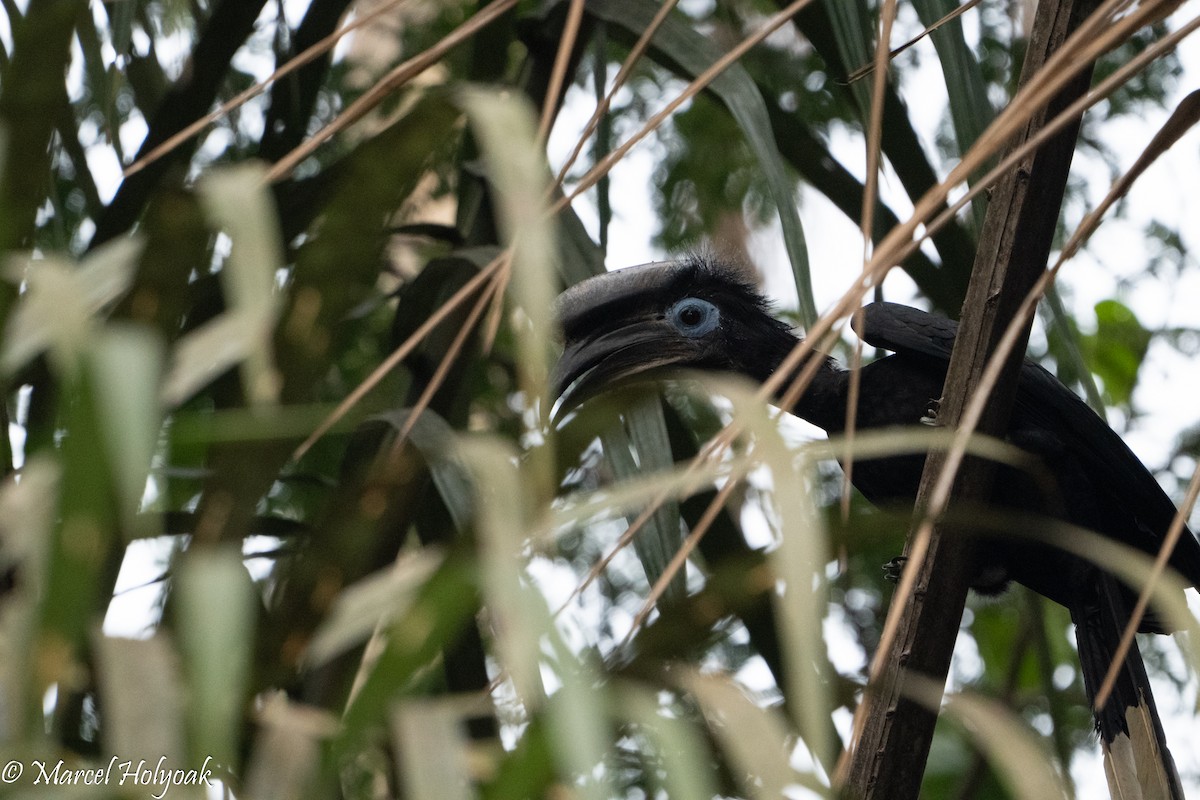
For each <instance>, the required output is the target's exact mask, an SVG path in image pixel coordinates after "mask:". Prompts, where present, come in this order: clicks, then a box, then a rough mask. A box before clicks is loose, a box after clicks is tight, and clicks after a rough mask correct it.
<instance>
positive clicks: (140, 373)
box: [88, 325, 163, 538]
mask: <svg viewBox="0 0 1200 800" xmlns="http://www.w3.org/2000/svg"><path fill="white" fill-rule="evenodd" d="M88 355H89V367H90V368H91V383H92V386H94V387H95V388H94V391H95V395H96V400H95V403H96V410H97V413H99V414H100V416H101V418H102V419H104V420H106V421H107V424H106V425H104V426H102V427H101V431H102V433H103V435H104V444H105V451H106V453H107V455H108V458H109V462H110V470H111V473H112V477H113V481H114V483H115V487H114V488H115V489H116V492H117V511H118V513H119V514H120V517H121V528H122V530H123V531H124V532H125V534H126V536H127V537H129V538H134V537H143V536H151V535H154V531H153V529H151V528H148V526H150V525H152V524H153V521H154V520H155V518H154V517H152V516H151V515H148V514H139V513H138V512H139V510H140V509H141V503H142V496H143V495H144V494H145V491H146V478H147V476H148V475H149V473H150V461H151V458H152V457H153V456H154V451H155V449H156V447H157V446H158V433H159V428H160V427H161V425H162V410H161V408H160V407H159V402H158V392H159V378H160V375H161V373H162V361H163V354H162V346H161V345H160V344H159V341H158V339H157V338H156V337H155V336H154V335H153V334H151V333H149V332H148V331H146V330H145V329H142V328H134V327H126V326H117V325H109V326H106V327H105V328H104V329H103V330H102V331H101V332H100V334H99V335H98V336H97V337H95V339H94V342H93V344H92V347H91V349H90V352H89V354H88Z"/></svg>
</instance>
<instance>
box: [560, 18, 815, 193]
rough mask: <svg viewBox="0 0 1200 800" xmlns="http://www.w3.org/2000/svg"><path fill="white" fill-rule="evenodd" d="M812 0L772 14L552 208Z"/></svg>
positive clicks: (588, 183)
mask: <svg viewBox="0 0 1200 800" xmlns="http://www.w3.org/2000/svg"><path fill="white" fill-rule="evenodd" d="M811 2H812V0H795V2H793V3H792V4H791V5H789V6H788V7H787V8H785V9H784V10H783V11H780V12H779V13H778V14H774V15H773V16H771V17H770V19H768V20H767V21H766V22H765V23H764V24H763V25H762V27H760V28H759V29H758V30H757V31H755V32H754V33H752V34H751V35H750V36H748V37H746V38H745V39H743V40H742V41H741V42H739V43H738V44H737V46H736V47H734V48H733V49H732V50H730V51H729V52H728V53H726V54H725V55H723V56H721V58H719V59H718V60H717V61H716V62H715V63H714V64H713V65H712V66H710V67H709V68H708V69H706V70H704V72H702V73H700V74H699V75H698V76H696V79H695V80H694V81H692V82H691V83H689V84H688V85H687V86H686V87H685V88H684V90H683V91H682V92H680V93H679V95H678V96H677V97H676V98H675V99H673V100H672V101H671V102H670V103H668V104H667V105H666V107H665V108H663V109H662V110H661V111H659V112H658V113H657V114H655V115H654V116H653V117H651V118H650V119H649V120H648V121H647V122H646V124H645V125H643V126H642V129H641V130H639V131H638V132H637V133H635V134H634V135H633V136H631V137H629V138H628V139H626V140H625V141H624V142H622V143H621V145H620V146H619V147H618V148H617V149H616V150H613V151H612V152H611V153H609V154H608V155H606V156H605V157H604V158H603V159H601V160H600V161H599V162H597V163H596V164H595V165H594V166H593V167H592V168H591V169H590V170H588V171H587V173H586V174H585V175H584V176H583V177H582V178H580V179H579V184H578V185H577V186H576V187H575V188H574V189H573V190H572V191H571V193H570V194H567V195H564V196H563V197H561V198H560V199H559V200H558V202H557V203H555V204H554V205H553V206H551V209H550V212H551V213H552V214H556V213H558V212H559V211H561V210H562V209H564V208H566V207H567V206H568V205H570V203H571V202H572V201H573V200H574V199H575V198H576V197H578V196H579V195H581V194H583V193H584V192H586V191H587V190H588V189H590V188H592V187H593V186H595V185H596V182H597V181H599V180H600V178H602V177H603V176H605V175H607V174H608V172H609V171H610V170H611V169H612V168H613V167H614V166H615V165H616V164H617V162H618V161H620V160H621V159H622V158H624V157H625V154H626V153H628V152H629V151H630V150H631V149H633V147H634V145H636V144H637V143H638V142H640V141H641V140H642V139H644V138H646V137H647V136H648V135H650V134H651V133H652V132H653V131H655V130H657V129H658V127H659V126H660V125H662V124H663V122H665V121H666V119H667V118H668V117H669V116H671V114H673V113H674V112H675V109H677V108H679V106H681V105H683V104H684V103H685V102H687V101H688V100H690V99H691V98H693V97H695V96H696V95H697V94H699V93H700V92H701V91H703V90H704V89H705V88H706V87H707V86H708V85H709V84H710V83H712V82H713V80H714V79H715V78H716V77H717V76H718V75H720V74H721V73H722V72H724V71H725V70H727V69H729V67H730V65H731V64H733V63H734V62H735V61H737V60H738V59H739V58H741V57H742V56H743V55H745V54H746V52H747V51H749V50H750V48H752V47H754V46H755V45H757V44H758V43H759V42H761V41H762V40H763V39H766V38H767V37H768V36H770V35H771V34H772V33H774V32H775V31H776V30H778V29H779V28H780V27H781V26H782V25H783V24H784V23H785V22H787V21H788V20H789V19H791V18H792V17H793V16H795V15H796V14H797V13H799V12H800V11H801V10H802V9H803V8H804V7H805V6H807V5H808V4H809V3H811Z"/></svg>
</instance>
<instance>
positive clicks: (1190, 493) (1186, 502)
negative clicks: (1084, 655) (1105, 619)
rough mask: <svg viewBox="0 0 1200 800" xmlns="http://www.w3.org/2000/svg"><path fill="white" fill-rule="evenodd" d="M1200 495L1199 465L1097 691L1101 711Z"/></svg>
mask: <svg viewBox="0 0 1200 800" xmlns="http://www.w3.org/2000/svg"><path fill="white" fill-rule="evenodd" d="M1198 495H1200V464H1197V465H1196V469H1195V471H1193V472H1192V480H1191V483H1189V484H1188V490H1187V494H1186V495H1185V496H1184V498H1183V504H1182V505H1181V506H1179V509H1178V510H1177V511H1176V512H1175V518H1174V519H1172V520H1171V527H1170V528H1168V529H1167V535H1166V537H1164V538H1163V543H1162V546H1161V547H1160V548H1159V549H1158V554H1157V555H1156V556H1155V557H1154V568H1153V569H1152V570H1151V572H1150V575H1149V577H1147V578H1146V582H1145V584H1144V585H1143V586H1142V591H1141V593H1140V594H1139V595H1138V599H1137V603H1136V604H1135V605H1134V607H1133V613H1131V614H1130V615H1129V622H1128V623H1127V624H1126V625H1125V630H1124V631H1122V632H1121V642H1120V643H1119V644H1118V645H1117V650H1116V652H1115V653H1113V659H1112V663H1111V664H1109V665H1108V672H1106V673H1105V674H1104V680H1103V681H1101V683H1100V690H1099V691H1097V692H1096V700H1095V702H1094V703H1093V707H1094V708H1096V709H1097V710H1099V709H1101V708H1103V707H1104V704H1105V703H1107V702H1108V696H1109V694H1111V693H1112V690H1113V685H1114V684H1115V683H1116V682H1117V673H1118V672H1120V671H1121V665H1122V664H1123V663H1125V656H1127V655H1129V648H1130V647H1132V646H1133V637H1134V635H1135V634H1136V633H1137V629H1138V625H1140V624H1141V622H1142V617H1144V616H1145V615H1146V609H1147V608H1148V607H1149V606H1150V598H1151V596H1153V594H1154V590H1155V588H1156V587H1157V586H1158V581H1159V580H1160V579H1161V578H1162V575H1163V573H1164V572H1165V571H1166V569H1167V562H1168V561H1170V560H1171V554H1172V553H1173V552H1175V545H1176V544H1178V543H1179V537H1180V536H1182V535H1183V529H1184V523H1186V522H1187V518H1188V517H1189V516H1190V515H1191V513H1192V508H1193V507H1194V506H1195V505H1196V497H1197V496H1198Z"/></svg>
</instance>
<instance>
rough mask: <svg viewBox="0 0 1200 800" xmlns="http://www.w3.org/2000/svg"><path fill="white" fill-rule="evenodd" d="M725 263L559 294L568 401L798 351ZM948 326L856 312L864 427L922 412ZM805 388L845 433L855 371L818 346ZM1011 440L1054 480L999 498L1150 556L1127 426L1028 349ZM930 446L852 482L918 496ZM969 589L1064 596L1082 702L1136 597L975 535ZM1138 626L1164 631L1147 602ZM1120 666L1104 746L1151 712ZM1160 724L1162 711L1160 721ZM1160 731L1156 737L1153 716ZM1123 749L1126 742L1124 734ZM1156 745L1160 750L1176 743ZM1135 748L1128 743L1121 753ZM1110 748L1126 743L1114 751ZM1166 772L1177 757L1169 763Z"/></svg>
mask: <svg viewBox="0 0 1200 800" xmlns="http://www.w3.org/2000/svg"><path fill="white" fill-rule="evenodd" d="M768 308H769V307H768V304H767V302H766V301H765V300H764V298H763V297H762V296H761V295H759V294H758V293H757V292H756V291H755V290H754V289H753V287H751V286H749V285H748V284H746V283H745V282H744V281H743V280H741V279H740V278H739V277H738V276H737V274H736V273H735V272H734V271H733V270H732V269H730V268H728V267H726V266H723V265H721V264H717V263H714V262H712V261H710V260H707V259H702V258H690V259H685V260H681V261H671V262H662V263H655V264H646V265H642V266H639V267H630V268H628V269H624V270H617V271H615V272H610V273H608V274H605V275H600V276H597V277H595V278H592V279H590V280H587V281H585V282H583V283H580V284H578V285H576V286H574V287H572V288H571V289H569V290H567V291H566V292H564V293H563V295H562V296H561V297H560V298H559V300H558V303H557V310H558V314H559V319H560V322H561V324H562V328H563V336H564V350H563V354H562V357H561V359H560V361H559V363H558V366H557V369H556V375H555V379H556V383H557V388H558V391H559V394H560V395H564V396H563V403H564V405H569V404H572V403H574V402H576V401H578V400H581V399H583V398H584V397H586V396H588V395H592V394H595V393H597V392H599V391H600V390H602V389H604V388H607V387H610V386H612V385H614V384H616V383H619V382H624V381H628V380H630V379H633V378H637V377H652V376H657V375H660V374H661V373H663V372H664V371H666V370H670V369H700V370H717V371H726V372H734V373H738V374H741V375H744V376H747V377H749V378H751V379H753V380H756V381H760V382H761V381H764V380H766V379H767V378H768V377H769V376H770V375H771V374H772V373H773V372H774V371H775V369H776V368H777V367H778V366H779V364H780V363H781V361H782V360H783V359H784V358H785V357H786V356H787V354H788V353H789V352H790V351H791V350H792V349H793V348H794V347H795V345H796V343H797V339H796V337H795V336H794V335H793V334H792V333H791V331H790V329H789V327H788V326H787V325H786V324H785V323H783V322H781V321H779V320H777V319H775V318H773V317H772V316H771V315H770V314H769V313H768ZM957 328H958V325H957V323H955V322H953V321H951V320H948V319H945V318H942V317H938V316H934V315H932V314H927V313H925V312H922V311H918V310H917V309H913V308H908V307H906V306H901V305H896V304H893V303H874V304H872V305H869V306H867V307H866V308H865V309H864V314H863V322H862V325H861V330H858V333H859V334H860V335H861V336H862V338H863V339H864V340H865V341H866V342H868V343H869V344H871V345H874V346H876V347H881V348H884V349H887V350H891V351H893V353H894V355H890V356H888V357H886V358H882V359H879V360H877V361H874V362H872V363H870V364H867V365H866V366H864V367H862V370H861V373H860V397H859V404H858V414H857V426H858V428H859V429H862V430H869V429H876V428H884V427H890V426H905V425H907V426H911V425H916V424H919V422H920V421H921V420H922V418H923V417H926V415H927V414H928V413H929V409H930V405H931V403H932V402H934V401H935V399H936V398H939V397H941V395H942V387H943V383H944V381H945V377H946V369H947V366H948V364H949V360H950V352H951V349H952V348H953V346H954V337H955V333H956V331H957ZM814 357H817V358H821V359H823V361H822V364H821V367H820V369H819V370H818V371H817V373H816V377H815V378H814V379H813V381H812V383H811V384H810V386H809V388H808V389H807V391H806V392H805V394H804V395H803V396H802V397H801V398H800V399H799V400H798V401H797V402H796V404H795V405H794V406H793V407H791V408H789V409H786V410H787V411H790V412H791V413H793V414H796V415H797V416H799V417H801V418H803V419H805V420H807V421H809V422H811V423H813V424H815V425H817V426H819V427H821V428H823V429H824V430H825V431H826V432H828V433H830V434H834V433H840V432H842V431H843V430H844V429H845V424H846V408H847V397H848V389H849V375H850V373H849V372H847V371H845V370H844V369H842V368H841V367H840V366H839V365H838V363H837V362H836V361H835V360H834V359H832V358H830V357H828V356H825V355H822V354H816V355H815V356H814ZM1006 438H1007V439H1008V441H1010V442H1011V443H1013V444H1014V445H1016V446H1018V447H1020V448H1021V449H1023V450H1025V451H1026V452H1028V453H1030V454H1032V455H1033V456H1035V457H1036V459H1037V460H1039V461H1040V462H1041V463H1042V465H1043V466H1044V468H1045V469H1044V470H1043V473H1044V474H1048V475H1052V476H1054V479H1055V482H1056V483H1057V487H1056V489H1057V491H1056V492H1054V493H1053V494H1054V495H1055V497H1056V501H1055V502H1051V503H1050V504H1049V505H1048V504H1047V500H1046V491H1045V487H1044V486H1042V485H1041V484H1040V483H1039V482H1038V481H1035V480H1033V479H1032V478H1030V477H1028V476H1027V475H1023V474H1017V473H1016V472H1015V470H1011V469H1008V468H1004V469H1002V471H1001V473H1000V474H999V475H998V479H997V481H996V490H995V498H994V500H995V502H996V503H997V504H998V505H1001V506H1003V507H1005V508H1007V509H1009V510H1011V511H1020V512H1033V513H1041V514H1044V513H1051V514H1052V515H1053V516H1056V517H1058V518H1060V519H1063V520H1066V521H1068V522H1071V523H1073V524H1075V525H1079V526H1082V527H1084V528H1088V529H1091V530H1094V531H1097V532H1099V533H1100V534H1102V535H1104V536H1107V537H1109V538H1111V539H1113V540H1115V541H1118V542H1121V543H1123V544H1126V545H1129V546H1131V547H1135V548H1137V549H1139V550H1142V551H1143V552H1146V553H1148V554H1151V555H1154V554H1156V553H1157V551H1158V549H1159V546H1160V545H1161V543H1162V541H1163V539H1164V537H1165V535H1166V532H1167V529H1168V527H1169V526H1170V523H1171V521H1172V519H1173V517H1174V516H1175V506H1174V505H1173V504H1172V503H1171V501H1170V499H1169V498H1168V497H1167V496H1166V494H1165V493H1164V492H1163V490H1162V488H1161V487H1159V485H1158V483H1157V482H1156V481H1155V480H1154V477H1153V476H1152V475H1151V474H1150V472H1149V471H1148V470H1147V469H1146V467H1145V466H1144V465H1143V464H1142V463H1141V461H1139V460H1138V458H1137V456H1135V455H1134V454H1133V452H1132V451H1131V450H1130V449H1129V448H1128V447H1127V446H1126V445H1125V443H1124V442H1123V441H1122V440H1121V438H1120V437H1119V436H1118V435H1117V434H1116V433H1115V432H1114V431H1113V430H1112V429H1111V428H1109V427H1108V425H1107V424H1106V423H1105V422H1104V420H1102V419H1101V418H1100V417H1099V416H1097V415H1096V413H1095V412H1094V411H1092V409H1091V408H1089V407H1088V406H1087V405H1086V404H1085V403H1084V402H1083V401H1082V400H1080V399H1079V398H1078V397H1077V396H1076V395H1075V394H1074V393H1072V392H1071V391H1070V390H1069V389H1068V388H1067V387H1066V386H1064V385H1063V384H1062V383H1060V382H1059V381H1058V379H1056V378H1055V377H1054V376H1053V375H1051V374H1050V373H1049V372H1047V371H1046V370H1044V369H1042V368H1041V367H1040V366H1038V365H1036V364H1034V363H1032V362H1030V361H1026V362H1025V364H1024V365H1023V367H1022V369H1021V374H1020V379H1019V383H1018V390H1017V396H1016V400H1015V403H1014V407H1013V411H1012V418H1011V421H1010V423H1009V428H1008V432H1007V437H1006ZM923 466H924V455H915V456H893V457H887V458H880V459H874V460H869V461H856V462H855V465H854V472H853V483H854V486H855V487H856V488H857V489H858V490H859V491H860V492H862V494H863V495H864V496H865V497H866V498H867V499H868V500H870V501H871V502H872V503H875V504H877V505H884V504H896V503H901V502H903V503H907V504H908V506H909V507H911V505H912V502H913V500H914V499H915V497H916V493H917V488H918V484H919V482H920V479H921V472H922V468H923ZM976 558H977V564H976V565H974V571H973V574H974V575H975V579H974V580H973V582H972V586H973V588H975V589H977V590H979V591H982V592H986V593H993V592H996V591H999V590H1000V589H1002V588H1003V587H1004V586H1005V585H1006V584H1007V582H1008V581H1010V580H1015V581H1017V582H1019V583H1022V584H1024V585H1026V586H1028V587H1029V588H1031V589H1033V590H1035V591H1037V592H1039V593H1040V594H1042V595H1044V596H1046V597H1048V598H1050V599H1052V600H1054V601H1056V602H1058V603H1060V604H1062V605H1064V606H1066V607H1067V609H1068V610H1069V611H1070V612H1071V616H1072V619H1073V621H1074V622H1075V624H1076V633H1077V637H1078V640H1079V651H1080V662H1081V665H1082V667H1083V675H1084V683H1085V689H1086V693H1087V695H1088V698H1089V700H1090V699H1091V698H1092V696H1093V695H1094V692H1095V691H1096V689H1097V688H1098V683H1099V681H1100V680H1101V679H1102V678H1103V676H1104V674H1105V672H1106V671H1107V669H1108V665H1109V663H1110V662H1111V660H1112V654H1113V652H1114V650H1115V648H1116V644H1117V641H1118V640H1119V636H1120V632H1121V629H1122V628H1123V626H1124V622H1125V621H1126V620H1127V619H1128V610H1127V609H1130V608H1132V602H1131V601H1132V598H1133V596H1134V595H1133V594H1132V592H1131V590H1129V589H1128V588H1127V587H1122V588H1121V589H1119V590H1116V592H1115V594H1116V595H1118V597H1117V601H1118V602H1117V603H1116V605H1117V606H1123V608H1117V609H1114V608H1113V602H1112V599H1111V597H1110V595H1111V594H1113V592H1109V591H1105V590H1103V589H1102V588H1101V586H1102V584H1104V583H1105V581H1110V584H1109V585H1111V579H1110V578H1109V577H1108V576H1106V575H1105V574H1104V573H1102V572H1100V571H1099V570H1098V569H1097V568H1096V567H1095V566H1094V565H1093V564H1091V563H1090V562H1087V561H1085V560H1083V559H1080V558H1077V557H1075V556H1072V555H1070V554H1068V553H1066V552H1064V551H1062V550H1059V549H1057V548H1054V547H1053V546H1052V545H1050V544H1045V543H1039V542H1033V541H1029V540H1020V539H1012V538H1009V539H1004V540H1000V539H981V540H980V541H979V545H978V547H977V548H976ZM1170 565H1171V566H1172V567H1173V568H1174V569H1175V570H1176V571H1177V572H1179V573H1180V574H1181V575H1182V576H1183V578H1184V580H1185V581H1186V582H1187V583H1188V584H1189V585H1191V586H1197V585H1200V543H1197V541H1196V538H1195V537H1194V536H1193V535H1192V533H1191V532H1190V531H1187V530H1185V531H1184V533H1183V536H1182V537H1181V539H1180V540H1179V543H1178V545H1177V546H1176V548H1175V550H1174V553H1173V554H1172V556H1171V560H1170ZM1139 630H1140V631H1142V632H1155V633H1165V632H1168V631H1167V630H1166V628H1165V626H1164V623H1163V621H1162V620H1161V619H1160V618H1158V617H1157V616H1155V615H1153V614H1148V615H1147V616H1146V617H1145V618H1144V619H1143V620H1142V622H1141V625H1140V628H1139ZM1131 661H1133V663H1132V664H1126V669H1125V670H1123V674H1122V676H1121V679H1120V680H1119V681H1118V685H1117V687H1116V690H1115V692H1114V695H1113V697H1112V699H1111V700H1110V701H1109V703H1108V704H1107V705H1106V707H1105V708H1104V709H1102V710H1101V711H1099V712H1097V727H1098V730H1099V732H1100V735H1101V738H1102V740H1103V742H1104V745H1105V747H1106V748H1107V749H1110V750H1111V749H1112V748H1113V747H1114V744H1113V743H1114V739H1116V738H1117V737H1118V736H1120V735H1122V734H1123V735H1125V736H1129V735H1130V733H1129V730H1130V725H1129V722H1130V721H1131V720H1134V719H1135V717H1136V716H1137V715H1133V716H1131V714H1132V713H1133V712H1134V710H1135V709H1136V710H1138V711H1139V713H1140V712H1146V711H1147V708H1146V707H1147V705H1148V704H1149V705H1150V706H1151V707H1150V709H1149V710H1148V713H1149V714H1150V715H1151V716H1152V717H1153V715H1154V712H1153V709H1152V700H1150V699H1149V689H1148V684H1147V683H1146V678H1145V672H1144V669H1143V668H1142V666H1141V659H1140V657H1136V658H1134V657H1131ZM1154 724H1155V726H1157V721H1156V720H1155V721H1154ZM1158 727H1159V733H1158V735H1157V736H1156V737H1155V738H1156V739H1157V740H1159V741H1158V742H1157V743H1158V744H1159V745H1160V747H1161V746H1162V745H1163V744H1164V743H1163V742H1162V741H1161V727H1160V726H1158ZM1117 749H1118V750H1122V749H1123V747H1120V746H1118V747H1117ZM1162 749H1163V750H1164V757H1165V758H1167V759H1169V755H1166V754H1165V748H1162ZM1125 753H1126V754H1128V751H1125ZM1117 756H1118V757H1120V756H1121V753H1118V754H1117ZM1168 768H1169V769H1171V770H1173V767H1168Z"/></svg>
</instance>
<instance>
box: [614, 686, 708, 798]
mask: <svg viewBox="0 0 1200 800" xmlns="http://www.w3.org/2000/svg"><path fill="white" fill-rule="evenodd" d="M614 695H615V696H614V699H615V700H616V705H617V711H618V713H619V714H620V715H621V716H622V717H624V718H625V719H626V720H628V721H630V722H632V723H633V724H635V725H637V726H638V727H639V728H641V729H642V730H643V731H644V732H645V733H646V735H647V736H648V737H649V739H650V741H651V744H652V746H653V754H654V755H657V756H658V758H660V759H661V761H662V770H661V778H659V774H660V772H659V770H657V769H654V765H653V763H648V764H647V767H648V769H647V772H649V774H650V778H651V781H652V783H654V784H658V785H659V786H660V787H661V791H662V792H664V796H666V797H670V798H672V799H673V800H709V799H710V798H712V797H716V796H717V794H718V792H717V788H716V786H715V785H714V781H713V774H712V773H713V769H712V764H711V757H710V755H709V752H708V748H707V747H705V744H704V740H703V738H702V737H701V736H700V734H699V733H698V732H697V731H696V730H694V729H693V728H692V727H691V726H690V725H688V724H687V723H686V722H684V721H683V720H682V719H680V718H679V716H680V713H679V710H678V709H671V708H662V707H661V706H660V705H659V702H658V696H657V695H656V694H655V693H654V692H651V691H649V690H648V689H645V688H642V687H640V686H637V685H636V684H632V683H629V682H622V683H620V684H618V685H617V687H616V690H615V691H614Z"/></svg>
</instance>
